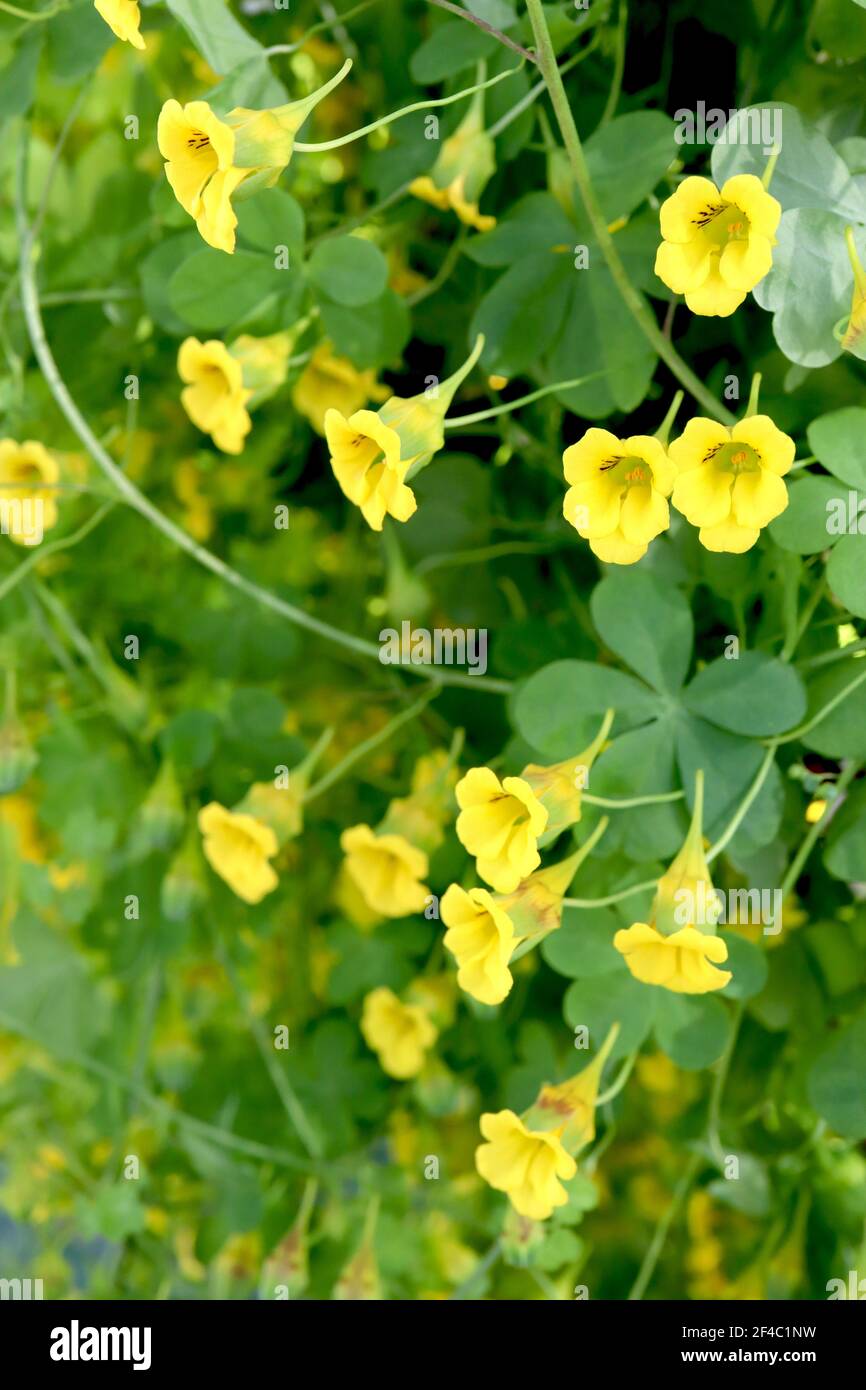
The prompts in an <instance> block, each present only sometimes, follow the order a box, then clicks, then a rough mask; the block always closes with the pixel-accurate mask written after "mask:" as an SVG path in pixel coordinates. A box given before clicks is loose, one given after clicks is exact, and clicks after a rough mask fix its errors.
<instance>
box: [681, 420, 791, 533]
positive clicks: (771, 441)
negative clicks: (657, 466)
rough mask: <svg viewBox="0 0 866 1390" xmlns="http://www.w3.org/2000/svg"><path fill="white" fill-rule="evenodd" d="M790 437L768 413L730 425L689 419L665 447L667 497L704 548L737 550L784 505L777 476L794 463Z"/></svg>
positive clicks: (785, 491)
mask: <svg viewBox="0 0 866 1390" xmlns="http://www.w3.org/2000/svg"><path fill="white" fill-rule="evenodd" d="M794 452H795V449H794V441H793V439H789V437H788V435H786V434H783V433H782V431H781V430H780V429H777V428H776V426H775V425H774V424H773V422H772V420H771V419H770V418H769V416H768V415H750V416H748V417H747V418H746V419H745V420H740V421H739V422H738V423H737V424H736V425H734V426H733V428H732V429H727V428H726V427H725V426H724V425H720V424H718V423H717V422H716V421H715V420H705V419H703V418H700V417H699V418H698V419H695V420H690V421H689V423H688V424H687V425H686V428H685V431H684V432H683V434H682V435H681V436H680V438H679V439H675V440H674V442H673V443H672V444H671V445H670V447H669V453H670V456H671V458H672V459H673V461H674V463H675V465H676V467H677V469H678V470H679V471H678V473H677V478H676V481H675V483H674V489H673V496H672V497H671V501H672V503H673V505H674V506H675V507H676V509H677V511H679V512H682V513H683V515H684V516H685V517H687V518H688V520H689V521H690V522H691V524H692V525H693V526H699V527H700V528H701V529H700V537H699V538H700V542H701V544H702V545H703V546H706V548H707V550H716V551H730V552H733V553H734V554H737V555H739V554H742V552H743V551H745V550H749V549H751V547H752V546H753V545H754V544H755V541H756V540H757V539H758V536H759V535H760V532H761V528H762V527H763V526H766V525H767V524H768V522H770V521H772V520H773V517H775V516H778V515H779V513H780V512H783V511H784V510H785V508H786V507H787V505H788V489H787V488H786V486H785V484H784V483H783V482H782V477H783V475H784V474H785V473H787V472H788V469H789V468H790V467H791V464H792V463H793V462H794Z"/></svg>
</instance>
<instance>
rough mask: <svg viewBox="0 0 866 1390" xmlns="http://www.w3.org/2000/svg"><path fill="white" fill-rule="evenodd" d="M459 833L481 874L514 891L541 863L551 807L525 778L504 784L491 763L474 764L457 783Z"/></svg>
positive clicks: (487, 880)
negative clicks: (541, 846)
mask: <svg viewBox="0 0 866 1390" xmlns="http://www.w3.org/2000/svg"><path fill="white" fill-rule="evenodd" d="M456 796H457V804H458V806H459V807H460V815H459V816H458V817H457V836H458V838H459V840H460V843H461V844H462V845H463V846H464V848H465V849H467V850H468V851H469V853H470V854H472V855H475V857H476V860H477V868H478V873H479V875H480V876H481V878H483V879H484V881H485V883H489V884H490V885H491V886H492V887H493V888H495V889H496V891H497V893H513V892H514V889H515V888H516V887H517V885H518V883H519V882H520V880H521V879H524V878H527V877H528V876H529V875H530V874H531V873H532V871H533V869H535V868H537V867H538V865H539V864H540V863H541V856H540V854H539V853H538V837H539V835H541V834H542V833H543V831H544V830H545V828H546V826H547V818H548V817H547V811H546V809H545V808H544V806H542V804H541V802H540V801H539V800H538V798H537V796H536V795H535V793H534V792H533V790H532V788H531V787H530V786H529V784H528V783H527V782H524V781H523V779H522V778H521V777H505V778H503V780H502V781H501V782H500V780H499V778H498V777H497V776H496V773H495V772H491V770H490V768H487V767H473V768H470V770H469V771H468V772H467V773H466V775H465V777H463V778H461V780H460V781H459V782H458V783H457V787H456Z"/></svg>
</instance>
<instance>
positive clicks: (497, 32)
mask: <svg viewBox="0 0 866 1390" xmlns="http://www.w3.org/2000/svg"><path fill="white" fill-rule="evenodd" d="M428 3H429V4H431V5H438V7H439V9H440V10H447V11H448V13H449V14H456V15H458V16H459V17H460V19H466V20H468V21H469V23H470V24H474V25H475V27H476V29H481V30H482V31H483V32H484V33H485V34H489V35H490V37H491V38H492V39H496V40H497V41H498V42H499V43H502V44H504V45H505V47H506V48H510V49H511V51H512V53H519V54H520V56H521V58H525V59H526V61H527V62H528V63H537V62H538V59H537V58H536V56H535V54H534V53H530V52H529V49H528V48H521V47H520V44H519V43H515V42H514V40H513V39H510V38H509V37H508V35H507V34H503V32H502V30H501V29H494V27H493V25H492V24H488V23H487V20H486V19H479V17H478V15H476V14H470V12H469V10H464V9H463V8H462V6H460V5H452V4H451V0H428Z"/></svg>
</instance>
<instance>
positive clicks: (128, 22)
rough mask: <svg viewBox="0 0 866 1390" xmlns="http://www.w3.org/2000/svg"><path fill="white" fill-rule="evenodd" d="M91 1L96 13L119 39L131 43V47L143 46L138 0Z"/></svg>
mask: <svg viewBox="0 0 866 1390" xmlns="http://www.w3.org/2000/svg"><path fill="white" fill-rule="evenodd" d="M93 3H94V7H95V9H96V11H97V13H98V14H100V15H101V16H102V18H103V19H104V20H105V22H106V24H107V25H108V27H109V29H111V30H112V32H113V33H114V34H116V35H117V37H118V38H119V39H123V40H124V42H125V43H131V44H132V46H133V48H144V46H145V45H144V39H143V38H142V37H141V11H140V10H139V8H138V0H93Z"/></svg>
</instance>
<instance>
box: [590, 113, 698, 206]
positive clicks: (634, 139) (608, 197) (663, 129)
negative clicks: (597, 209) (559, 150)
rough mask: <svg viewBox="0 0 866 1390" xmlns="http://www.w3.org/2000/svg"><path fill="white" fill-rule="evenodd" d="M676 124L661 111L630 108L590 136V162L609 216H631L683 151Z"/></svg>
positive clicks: (600, 199)
mask: <svg viewBox="0 0 866 1390" xmlns="http://www.w3.org/2000/svg"><path fill="white" fill-rule="evenodd" d="M679 154H680V147H679V146H678V145H677V142H676V127H675V126H674V123H673V121H672V120H671V118H670V116H666V115H664V114H663V113H662V112H661V111H630V112H628V113H627V114H626V115H624V116H617V117H616V119H615V120H613V121H610V122H608V124H607V125H604V126H602V127H601V129H600V130H597V131H596V132H595V134H593V135H591V136H590V138H589V139H588V140H587V142H586V162H587V164H588V166H589V172H590V177H591V178H592V182H593V187H594V188H595V193H596V197H597V198H598V201H599V202H600V204H601V209H602V212H603V213H604V216H605V221H606V222H608V223H610V222H614V221H617V220H618V219H619V218H620V217H628V216H629V214H630V213H632V212H634V210H635V208H637V207H640V205H641V203H642V202H643V201H644V199H645V198H646V197H647V196H648V195H649V194H650V193H651V192H652V191H653V189H654V188H655V186H656V184H657V183H659V181H660V180H661V179H662V178H663V176H664V174H665V173H666V171H667V170H668V168H669V167H670V165H671V164H672V163H673V161H674V160H675V159H676V158H678V157H679Z"/></svg>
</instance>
